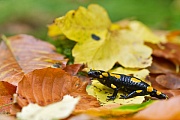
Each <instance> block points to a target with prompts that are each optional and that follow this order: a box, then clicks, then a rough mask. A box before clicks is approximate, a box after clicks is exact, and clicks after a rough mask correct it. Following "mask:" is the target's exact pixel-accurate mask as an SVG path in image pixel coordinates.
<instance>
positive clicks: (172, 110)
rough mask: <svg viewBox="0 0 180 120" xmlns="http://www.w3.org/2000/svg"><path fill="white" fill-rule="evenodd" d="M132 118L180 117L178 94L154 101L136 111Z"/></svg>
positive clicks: (161, 118)
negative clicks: (167, 98)
mask: <svg viewBox="0 0 180 120" xmlns="http://www.w3.org/2000/svg"><path fill="white" fill-rule="evenodd" d="M133 118H134V119H138V120H140V119H141V120H175V119H176V120H177V119H180V96H177V97H173V98H171V99H169V100H162V101H158V102H155V103H153V104H152V105H150V106H149V107H148V108H146V109H144V110H142V111H140V112H138V113H137V114H136V115H135V116H134V117H133Z"/></svg>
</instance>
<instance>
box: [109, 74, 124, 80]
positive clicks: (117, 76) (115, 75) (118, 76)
mask: <svg viewBox="0 0 180 120" xmlns="http://www.w3.org/2000/svg"><path fill="white" fill-rule="evenodd" d="M110 76H113V77H115V78H117V79H120V78H121V76H120V75H118V74H113V73H110Z"/></svg>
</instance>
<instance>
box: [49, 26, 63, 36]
mask: <svg viewBox="0 0 180 120" xmlns="http://www.w3.org/2000/svg"><path fill="white" fill-rule="evenodd" d="M61 34H63V33H62V32H61V30H60V28H59V27H58V26H57V25H56V24H54V23H53V24H51V25H48V36H50V37H56V36H58V35H61Z"/></svg>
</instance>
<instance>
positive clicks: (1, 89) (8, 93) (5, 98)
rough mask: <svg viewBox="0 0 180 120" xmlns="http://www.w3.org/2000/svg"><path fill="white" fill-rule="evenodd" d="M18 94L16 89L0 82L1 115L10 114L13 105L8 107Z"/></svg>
mask: <svg viewBox="0 0 180 120" xmlns="http://www.w3.org/2000/svg"><path fill="white" fill-rule="evenodd" d="M15 92H16V87H15V86H13V85H11V84H9V83H7V82H2V81H1V82H0V113H9V112H10V108H11V105H8V106H4V105H7V104H9V103H11V102H12V100H13V94H14V93H15Z"/></svg>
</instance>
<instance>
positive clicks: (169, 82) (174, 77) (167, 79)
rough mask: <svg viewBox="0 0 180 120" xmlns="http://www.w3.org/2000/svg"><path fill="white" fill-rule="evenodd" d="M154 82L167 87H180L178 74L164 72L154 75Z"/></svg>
mask: <svg viewBox="0 0 180 120" xmlns="http://www.w3.org/2000/svg"><path fill="white" fill-rule="evenodd" d="M156 82H157V83H158V84H160V85H162V86H163V87H165V88H168V89H179V88H180V74H170V73H169V74H165V75H159V76H157V77H156Z"/></svg>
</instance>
